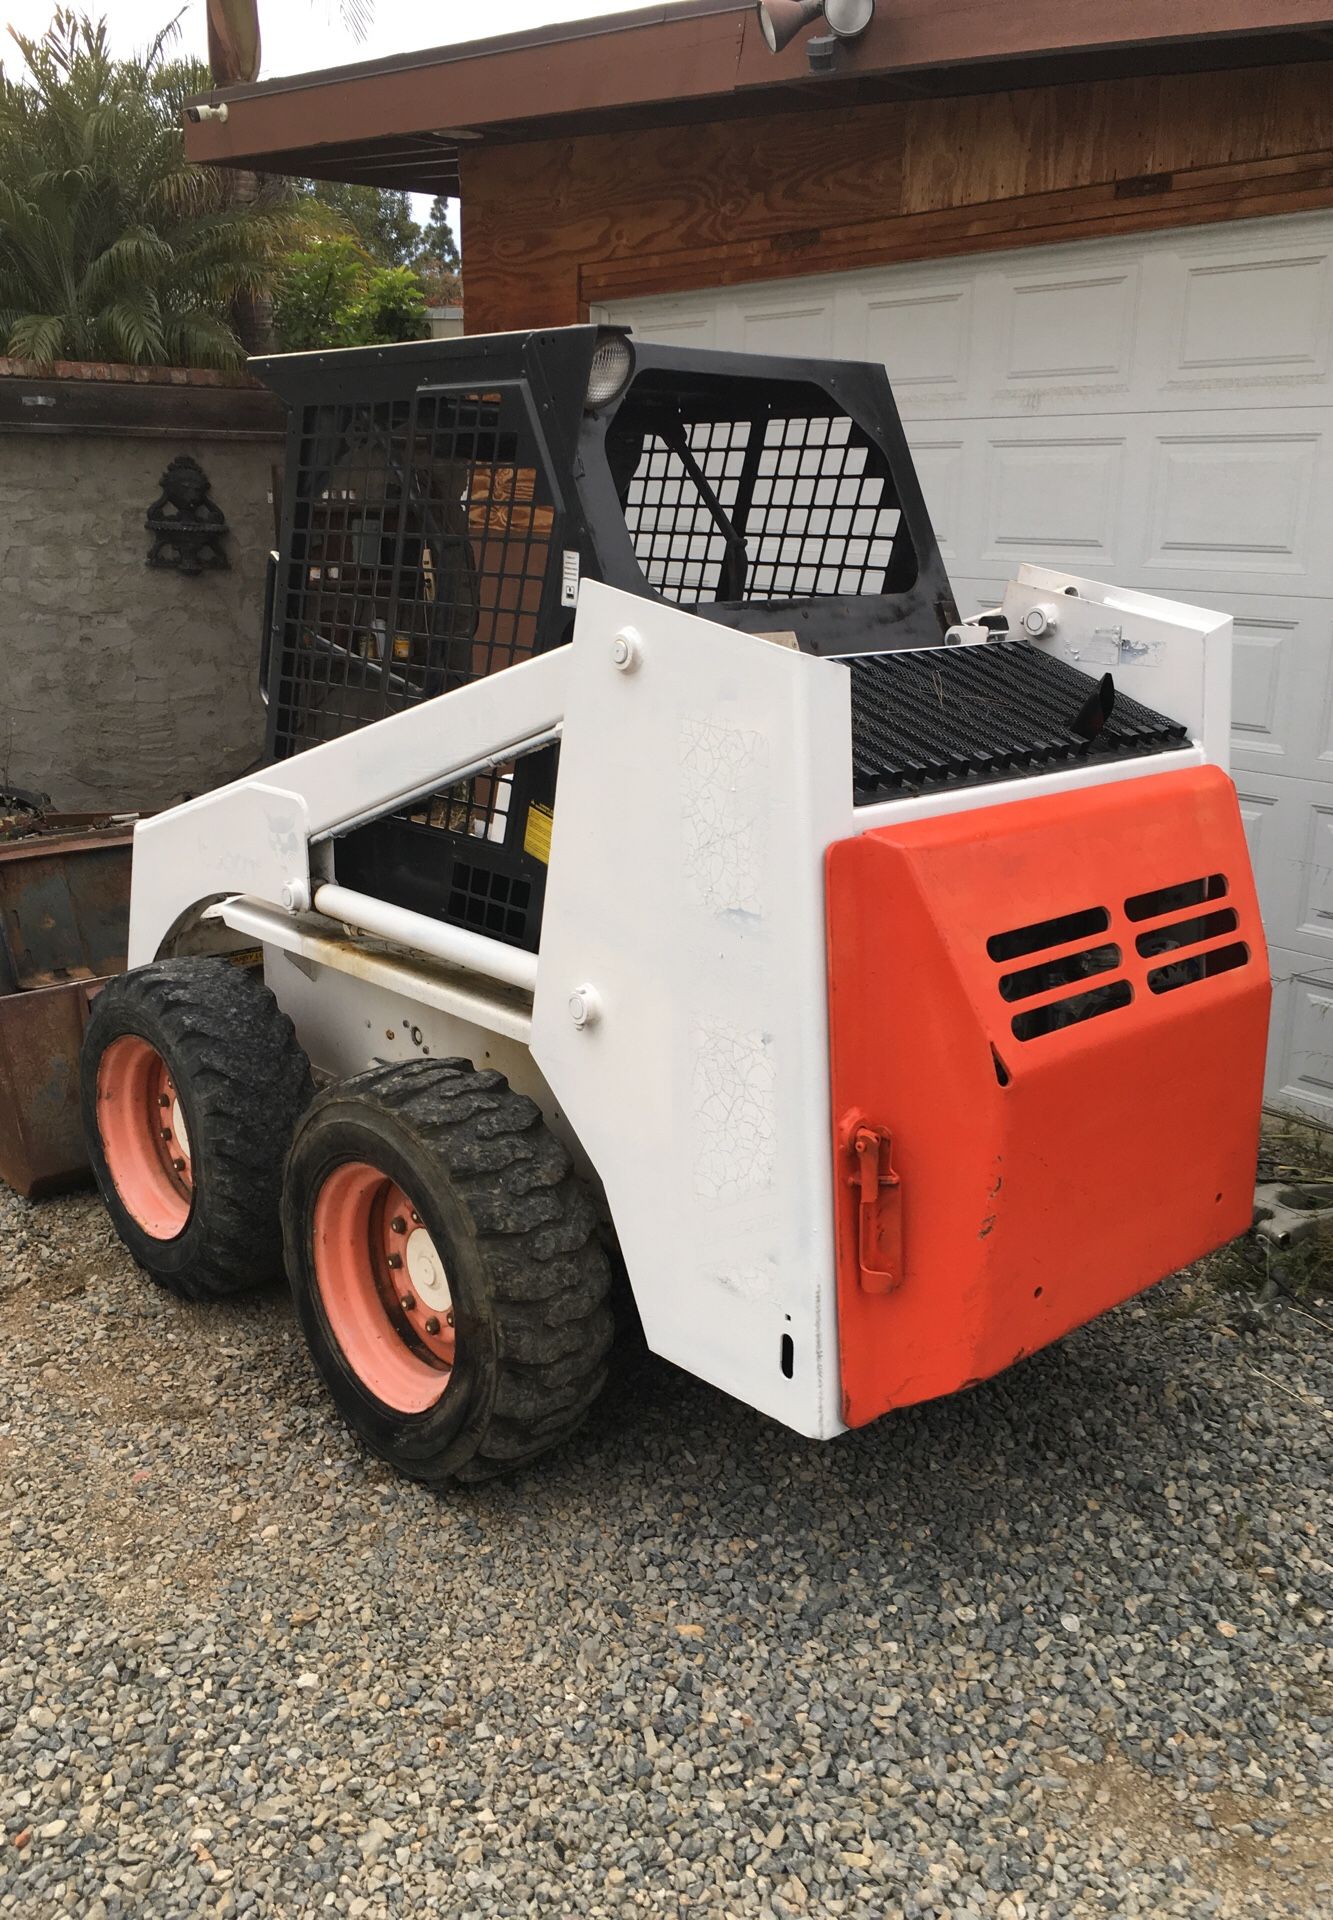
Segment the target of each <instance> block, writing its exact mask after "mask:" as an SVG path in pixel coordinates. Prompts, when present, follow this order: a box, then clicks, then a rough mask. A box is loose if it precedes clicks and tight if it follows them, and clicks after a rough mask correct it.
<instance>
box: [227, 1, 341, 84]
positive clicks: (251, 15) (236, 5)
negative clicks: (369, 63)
mask: <svg viewBox="0 0 1333 1920" xmlns="http://www.w3.org/2000/svg"><path fill="white" fill-rule="evenodd" d="M373 10H374V8H373V0H339V4H338V11H339V13H340V14H341V15H342V18H343V22H344V24H345V25H347V26H348V27H350V28H351V30H352V32H353V33H354V34H355V35H356V37H357V39H358V40H360V39H362V38H363V37H364V36H365V33H366V30H367V29H368V27H369V26H370V17H371V14H372V12H373ZM261 54H262V43H261V38H260V31H259V0H208V64H209V66H210V67H211V68H212V69H213V81H214V84H215V85H216V86H219V87H234V86H238V85H242V84H244V83H246V82H248V81H250V80H257V79H258V78H259V63H260V58H261Z"/></svg>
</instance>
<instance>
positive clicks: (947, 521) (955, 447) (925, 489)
mask: <svg viewBox="0 0 1333 1920" xmlns="http://www.w3.org/2000/svg"><path fill="white" fill-rule="evenodd" d="M912 458H913V459H914V460H915V462H916V472H917V479H918V480H919V481H920V482H921V491H922V493H923V494H924V495H925V500H926V511H927V513H928V514H929V515H930V523H931V525H932V527H933V528H934V529H935V538H936V539H937V540H938V541H939V543H940V552H941V553H942V554H943V555H944V558H945V559H946V560H947V561H949V562H951V563H952V562H953V561H955V560H957V559H958V557H959V555H958V548H957V546H956V545H955V543H954V535H955V533H956V531H957V530H958V528H959V526H960V525H961V523H962V503H963V482H964V478H965V474H966V465H967V450H966V445H965V443H964V441H963V439H962V437H961V436H959V437H956V438H946V437H942V436H937V435H932V434H921V433H918V434H914V435H913V437H912ZM950 571H952V566H951V568H950Z"/></svg>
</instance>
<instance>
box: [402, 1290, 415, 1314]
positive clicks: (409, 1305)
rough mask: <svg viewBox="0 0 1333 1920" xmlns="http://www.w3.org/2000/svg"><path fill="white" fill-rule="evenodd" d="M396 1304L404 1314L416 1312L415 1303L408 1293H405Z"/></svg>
mask: <svg viewBox="0 0 1333 1920" xmlns="http://www.w3.org/2000/svg"><path fill="white" fill-rule="evenodd" d="M398 1304H399V1306H400V1307H401V1308H402V1310H403V1312H404V1313H415V1311H416V1305H417V1303H416V1301H415V1300H414V1299H413V1298H412V1295H411V1294H410V1293H405V1294H404V1295H403V1297H402V1299H401V1300H400V1301H399V1302H398Z"/></svg>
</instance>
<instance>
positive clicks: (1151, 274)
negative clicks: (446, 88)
mask: <svg viewBox="0 0 1333 1920" xmlns="http://www.w3.org/2000/svg"><path fill="white" fill-rule="evenodd" d="M1331 254H1333V215H1324V214H1317V215H1308V216H1301V217H1299V218H1293V219H1286V220H1260V221H1249V222H1244V223H1241V224H1238V225H1234V226H1224V227H1210V228H1200V229H1197V230H1192V231H1189V232H1186V233H1172V234H1155V235H1151V236H1149V237H1148V238H1146V239H1143V238H1136V239H1133V240H1110V241H1095V242H1083V243H1080V244H1079V245H1077V246H1069V247H1043V248H1040V249H1034V250H1032V251H1029V252H1023V253H1009V254H993V255H990V256H987V257H986V258H985V259H982V260H966V261H957V260H951V261H940V262H931V263H928V264H925V265H919V264H917V265H912V266H904V267H894V268H887V269H882V270H876V271H873V272H859V273H852V274H845V275H836V276H828V277H820V278H812V279H808V280H799V281H790V282H785V283H781V284H774V283H768V284H766V285H763V286H757V287H742V288H739V289H737V288H732V289H729V290H727V291H725V292H699V293H690V294H684V295H680V296H673V297H671V298H661V299H651V300H641V301H637V302H634V303H632V304H630V305H627V306H623V307H615V308H613V309H608V310H607V311H606V314H605V317H607V318H610V319H614V320H617V321H621V322H629V323H630V324H631V325H633V326H634V328H635V329H636V331H638V332H639V333H641V334H643V335H644V336H646V337H648V338H650V339H655V340H669V341H672V342H674V343H676V344H678V345H682V346H684V345H697V346H710V347H713V346H715V347H730V348H743V349H747V350H750V351H754V352H761V353H762V352H783V353H786V352H791V353H812V354H835V355H838V356H841V357H843V358H847V359H868V360H882V361H883V362H884V363H885V364H886V365H887V367H888V370H889V376H890V378H891V379H892V381H893V384H894V389H895V392H896V394H897V399H898V405H899V408H900V410H901V412H902V415H903V419H904V422H905V424H906V428H907V434H908V438H909V439H910V441H911V443H912V447H913V450H914V452H915V454H916V458H917V462H918V465H919V468H920V472H921V478H922V484H923V487H924V489H925V494H926V500H927V503H928V505H929V507H930V510H931V513H932V516H933V518H934V521H935V526H936V529H937V531H938V533H939V535H940V541H941V545H942V547H943V549H944V553H945V557H946V560H947V562H948V566H949V570H950V573H951V574H952V576H953V580H954V585H955V589H956V591H957V595H958V600H959V604H960V605H961V606H962V607H963V609H964V611H970V610H973V609H975V608H976V607H978V606H981V605H984V604H987V603H990V602H993V600H994V599H995V597H996V595H997V593H998V590H999V587H1000V585H1001V583H1002V582H1003V581H1004V580H1005V579H1007V578H1008V577H1009V575H1010V574H1011V573H1012V572H1013V571H1014V569H1015V568H1016V567H1017V565H1018V564H1019V563H1020V562H1021V561H1023V560H1038V561H1046V562H1049V563H1051V564H1053V565H1056V566H1061V567H1066V568H1068V569H1069V570H1071V571H1073V572H1077V573H1082V574H1085V575H1088V576H1089V577H1091V578H1093V579H1099V580H1108V581H1113V582H1116V583H1118V584H1120V585H1123V586H1131V587H1140V588H1144V589H1147V590H1149V591H1151V592H1154V593H1164V594H1174V595H1176V596H1177V597H1179V598H1181V599H1188V600H1194V601H1197V602H1198V603H1200V604H1201V605H1204V606H1209V607H1218V608H1222V609H1225V610H1226V611H1227V612H1229V613H1231V614H1233V615H1234V617H1235V621H1236V636H1237V656H1236V698H1235V734H1234V748H1233V771H1234V773H1235V775H1236V780H1237V784H1238V786H1239V788H1240V792H1241V798H1242V805H1243V808H1244V812H1245V818H1246V821H1247V824H1248V828H1249V833H1250V843H1251V847H1252V850H1253V853H1254V860H1255V866H1256V870H1257V872H1258V875H1259V883H1260V889H1261V892H1262V895H1263V900H1264V907H1265V917H1266V921H1267V926H1268V936H1269V940H1270V942H1271V945H1272V949H1273V953H1272V958H1273V972H1274V977H1275V981H1276V983H1277V986H1276V996H1275V1004H1274V1020H1273V1041H1272V1051H1271V1057H1270V1074H1269V1097H1270V1099H1272V1100H1273V1101H1274V1102H1276V1103H1279V1104H1281V1105H1284V1106H1287V1107H1294V1108H1298V1109H1302V1110H1304V1111H1306V1112H1309V1113H1312V1114H1315V1115H1317V1116H1318V1117H1320V1118H1322V1119H1324V1120H1327V1121H1330V1122H1333V537H1330V535H1331V533H1333V375H1331V374H1330V366H1329V352H1330V332H1331V331H1333V266H1331V264H1330V255H1331Z"/></svg>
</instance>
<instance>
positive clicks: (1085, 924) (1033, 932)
mask: <svg viewBox="0 0 1333 1920" xmlns="http://www.w3.org/2000/svg"><path fill="white" fill-rule="evenodd" d="M1110 925H1111V916H1110V914H1109V913H1108V912H1107V911H1106V908H1105V907H1084V908H1083V909H1082V911H1081V912H1079V913H1064V914H1061V915H1060V916H1059V917H1058V919H1055V920H1038V921H1037V922H1036V923H1035V924H1034V925H1033V926H1030V927H1013V928H1011V929H1010V931H1009V932H1008V933H993V934H992V935H991V937H990V939H989V940H988V941H987V942H986V951H987V953H988V954H989V955H990V957H991V959H992V960H1021V959H1022V957H1023V955H1024V954H1027V953H1044V952H1045V950H1046V948H1047V947H1063V946H1067V945H1068V944H1069V943H1070V942H1071V941H1074V940H1088V939H1090V938H1091V937H1092V935H1093V934H1095V933H1105V932H1107V931H1108V929H1109V928H1110Z"/></svg>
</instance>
